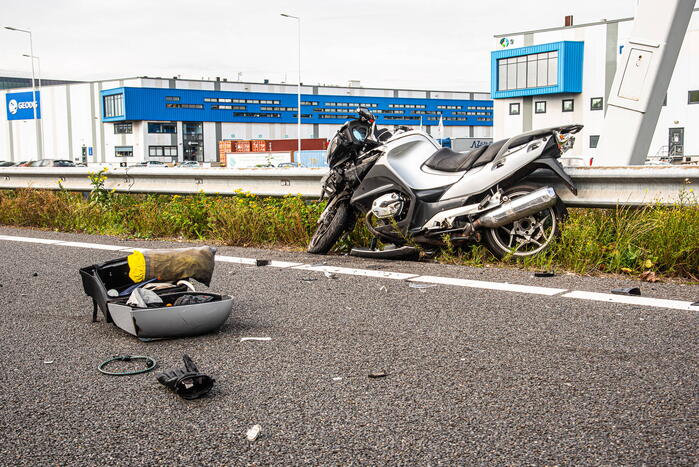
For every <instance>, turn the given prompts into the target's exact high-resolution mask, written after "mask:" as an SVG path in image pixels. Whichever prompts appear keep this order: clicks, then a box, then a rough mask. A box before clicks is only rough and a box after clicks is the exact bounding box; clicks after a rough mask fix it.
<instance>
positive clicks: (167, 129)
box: [148, 123, 177, 134]
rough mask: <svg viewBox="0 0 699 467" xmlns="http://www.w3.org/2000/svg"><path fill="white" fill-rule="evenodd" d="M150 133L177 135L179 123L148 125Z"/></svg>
mask: <svg viewBox="0 0 699 467" xmlns="http://www.w3.org/2000/svg"><path fill="white" fill-rule="evenodd" d="M148 133H170V134H174V133H177V123H148Z"/></svg>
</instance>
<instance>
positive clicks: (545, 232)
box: [485, 184, 567, 259]
mask: <svg viewBox="0 0 699 467" xmlns="http://www.w3.org/2000/svg"><path fill="white" fill-rule="evenodd" d="M538 188H540V187H537V186H534V185H524V184H522V185H517V186H513V187H512V188H509V189H508V190H505V193H504V194H505V195H507V196H508V197H509V198H510V199H515V198H517V197H519V196H524V195H527V194H529V193H531V192H532V191H535V190H537V189H538ZM566 214H567V211H566V207H565V205H564V204H563V202H562V201H561V200H560V198H559V199H558V200H556V204H554V205H553V206H551V207H550V208H546V209H543V210H541V211H539V212H537V213H534V214H532V215H530V216H526V217H523V218H521V219H518V220H516V221H514V222H513V223H511V224H507V225H503V226H501V227H496V228H494V229H486V230H485V242H486V244H487V245H488V249H489V250H490V251H491V252H492V253H493V255H495V257H497V258H498V259H502V258H504V257H506V256H508V255H512V256H518V257H523V256H534V255H536V254H538V253H541V252H542V251H544V250H546V249H547V248H548V247H549V246H551V243H553V241H554V240H555V239H556V237H558V235H560V232H561V222H562V221H563V219H564V218H565V216H566Z"/></svg>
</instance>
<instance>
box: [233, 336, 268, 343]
mask: <svg viewBox="0 0 699 467" xmlns="http://www.w3.org/2000/svg"><path fill="white" fill-rule="evenodd" d="M271 340H272V338H271V337H241V338H240V342H245V341H271Z"/></svg>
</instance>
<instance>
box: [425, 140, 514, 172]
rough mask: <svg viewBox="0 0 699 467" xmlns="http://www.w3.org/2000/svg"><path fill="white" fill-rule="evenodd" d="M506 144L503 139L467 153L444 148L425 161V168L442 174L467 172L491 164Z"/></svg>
mask: <svg viewBox="0 0 699 467" xmlns="http://www.w3.org/2000/svg"><path fill="white" fill-rule="evenodd" d="M506 142H507V140H506V139H503V140H500V141H497V142H495V143H493V144H488V145H485V146H481V147H480V148H478V149H474V150H473V151H470V152H467V153H463V152H456V151H452V150H451V149H449V148H442V149H440V150H439V151H437V152H435V153H434V154H432V155H431V156H430V158H429V159H427V160H426V161H425V166H427V167H429V168H430V169H432V170H438V171H440V172H465V171H467V170H470V169H472V168H474V167H480V166H482V165H485V164H487V163H489V162H491V161H492V160H493V159H494V158H495V156H496V155H497V153H498V151H500V148H502V146H503V144H505V143H506Z"/></svg>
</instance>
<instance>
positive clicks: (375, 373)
mask: <svg viewBox="0 0 699 467" xmlns="http://www.w3.org/2000/svg"><path fill="white" fill-rule="evenodd" d="M384 376H388V373H386V372H385V371H372V372H371V373H369V378H383V377H384Z"/></svg>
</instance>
